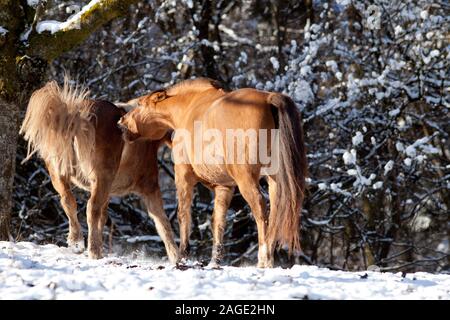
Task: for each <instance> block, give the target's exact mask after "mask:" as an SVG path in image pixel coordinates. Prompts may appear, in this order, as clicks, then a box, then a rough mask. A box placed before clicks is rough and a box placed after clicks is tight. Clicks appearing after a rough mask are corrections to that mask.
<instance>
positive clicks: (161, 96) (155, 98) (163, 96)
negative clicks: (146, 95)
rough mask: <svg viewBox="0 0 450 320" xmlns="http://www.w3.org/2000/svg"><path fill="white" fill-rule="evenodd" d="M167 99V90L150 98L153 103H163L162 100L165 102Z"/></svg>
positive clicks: (158, 92)
mask: <svg viewBox="0 0 450 320" xmlns="http://www.w3.org/2000/svg"><path fill="white" fill-rule="evenodd" d="M166 98H167V94H166V91H165V90H162V91H157V92H155V93H154V94H152V95H151V97H150V99H151V101H152V102H153V103H157V102H160V101H162V100H164V99H166Z"/></svg>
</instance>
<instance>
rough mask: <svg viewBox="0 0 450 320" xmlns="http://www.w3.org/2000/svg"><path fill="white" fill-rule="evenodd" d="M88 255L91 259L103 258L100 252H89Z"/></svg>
mask: <svg viewBox="0 0 450 320" xmlns="http://www.w3.org/2000/svg"><path fill="white" fill-rule="evenodd" d="M88 255H89V259H92V260H98V259H101V258H103V257H102V255H101V253H95V252H89V254H88Z"/></svg>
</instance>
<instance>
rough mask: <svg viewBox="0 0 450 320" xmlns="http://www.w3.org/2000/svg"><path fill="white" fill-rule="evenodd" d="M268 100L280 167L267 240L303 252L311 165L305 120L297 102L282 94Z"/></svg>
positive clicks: (273, 94)
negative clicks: (302, 233)
mask: <svg viewBox="0 0 450 320" xmlns="http://www.w3.org/2000/svg"><path fill="white" fill-rule="evenodd" d="M267 101H268V103H269V104H271V105H272V106H274V107H275V110H276V111H278V113H274V114H275V118H278V127H279V138H280V140H279V153H278V154H279V167H278V172H277V174H276V175H275V177H274V178H276V186H277V187H276V190H277V191H276V197H275V199H276V200H275V203H271V204H270V205H271V207H272V206H275V208H276V211H274V212H275V214H272V215H270V217H269V226H268V241H269V243H273V244H276V243H278V244H279V245H280V246H282V245H286V246H287V247H288V249H289V254H291V253H292V251H294V252H296V251H298V250H300V240H299V231H300V230H299V228H300V214H301V210H302V203H303V199H304V195H305V178H306V176H307V174H308V173H307V171H308V165H307V160H306V150H305V143H304V138H303V128H302V119H301V115H300V111H299V110H298V109H297V106H296V105H295V103H294V101H292V99H291V98H289V97H288V96H285V95H283V94H279V93H271V94H269V96H268V98H267ZM275 110H274V111H275Z"/></svg>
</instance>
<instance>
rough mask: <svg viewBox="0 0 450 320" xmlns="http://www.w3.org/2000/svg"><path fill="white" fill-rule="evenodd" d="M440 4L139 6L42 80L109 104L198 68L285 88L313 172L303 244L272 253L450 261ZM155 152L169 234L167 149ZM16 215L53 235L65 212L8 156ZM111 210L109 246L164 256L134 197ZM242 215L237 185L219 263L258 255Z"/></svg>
mask: <svg viewBox="0 0 450 320" xmlns="http://www.w3.org/2000/svg"><path fill="white" fill-rule="evenodd" d="M76 4H78V5H80V3H78V2H76V1H72V2H70V1H67V2H64V4H62V3H61V5H60V6H59V7H57V9H54V10H53V11H49V12H47V13H46V14H45V16H44V19H59V20H64V19H65V18H67V14H65V13H64V10H63V9H65V8H66V7H68V6H70V8H72V9H73V8H76V7H74V6H73V5H76ZM449 9H450V7H449V5H448V3H447V2H445V1H438V0H434V1H421V0H408V1H397V0H389V1H387V0H386V1H385V0H378V1H350V0H338V1H308V0H305V1H270V0H264V1H253V0H248V1H225V0H222V1H221V0H215V1H209V0H203V1H199V0H198V1H195V0H177V1H176V0H168V1H159V0H155V1H141V2H140V4H139V5H137V6H136V7H135V11H134V13H133V14H132V15H130V16H128V17H126V18H124V19H121V20H117V21H114V22H111V23H110V24H109V25H108V26H107V27H106V28H105V29H103V30H102V31H100V32H98V33H96V34H95V35H93V36H92V37H91V38H90V40H89V41H88V42H87V43H85V44H84V45H82V46H81V47H79V48H78V49H77V50H75V51H73V52H71V53H69V54H66V55H65V56H63V57H61V58H59V59H58V60H57V61H56V62H55V63H54V64H53V65H52V73H51V77H53V78H56V79H61V78H62V76H63V72H64V70H67V71H69V72H70V73H71V74H72V76H75V77H77V81H79V82H82V83H84V84H86V85H87V86H88V87H89V88H90V89H91V91H92V93H93V96H95V97H97V98H101V99H109V100H111V101H119V100H120V101H125V100H127V99H130V98H132V97H136V96H138V95H140V94H143V93H146V92H148V91H151V90H154V89H156V88H158V87H161V86H166V85H169V84H172V83H174V82H177V81H180V80H182V79H185V78H189V77H195V76H209V77H212V78H216V79H218V80H221V81H222V82H223V83H224V84H225V85H227V86H228V87H229V88H240V87H245V86H251V87H256V88H259V89H265V90H275V91H280V92H284V93H286V94H288V95H290V96H291V97H292V98H293V99H294V100H295V101H296V103H297V104H298V107H299V108H300V110H301V111H302V114H303V119H304V129H305V133H306V142H307V145H308V160H309V164H310V178H309V181H308V183H309V192H308V194H307V199H306V204H305V208H304V210H303V213H302V230H301V235H302V247H303V254H302V255H301V256H299V257H296V258H295V259H294V258H288V257H287V254H286V252H284V251H283V250H281V251H280V252H279V253H278V258H279V260H280V261H281V262H282V263H283V265H289V264H291V263H293V262H298V263H308V264H317V265H321V266H327V267H330V268H336V269H350V270H353V269H366V268H369V267H370V266H372V268H381V270H402V271H412V270H426V271H445V270H447V271H448V270H449V265H450V255H449V241H450V220H449V218H450V214H449V207H450V202H449V199H450V195H449V189H450V150H449V147H450V146H449V137H448V134H449V132H450V121H449V108H450V104H449V102H450V101H449V99H450V94H449V90H448V87H449V78H448V74H449V58H450V51H449V46H448V40H449V29H448V26H449V24H448V22H449V21H448V19H449V18H448V12H449V11H448V10H449ZM24 153H25V151H24V149H23V147H22V149H20V150H19V154H18V159H17V160H18V161H20V160H21V159H22V158H23V155H24ZM160 159H161V163H160V164H161V177H162V182H161V187H162V190H163V194H164V199H165V204H166V210H167V214H168V215H169V216H170V217H171V221H172V223H173V226H174V228H175V230H176V232H177V228H178V224H177V222H176V219H174V217H175V215H176V200H175V194H174V184H173V180H172V167H171V163H170V150H168V149H164V150H161V155H160ZM261 188H263V189H265V188H266V186H265V185H264V183H262V184H261ZM84 197H85V195H83V194H81V197H80V199H82V201H81V202H80V203H79V204H80V207H79V212H80V216H83V215H84V209H85V208H84V207H83V205H84V204H85V199H84ZM83 199H84V200H83ZM193 211H194V213H193V224H194V226H193V234H192V244H193V254H194V255H195V256H196V257H197V258H199V259H202V258H204V257H205V255H209V252H210V246H211V244H212V240H211V239H212V237H211V232H210V228H209V225H210V218H211V211H212V197H211V194H210V192H209V191H208V190H207V189H205V188H202V187H199V188H198V190H197V194H196V197H195V200H194V203H193ZM14 212H15V215H14V216H13V225H14V227H13V233H14V234H15V236H16V237H17V238H19V239H31V240H36V241H38V242H43V243H45V242H55V243H58V244H63V243H64V236H65V233H66V232H67V220H66V218H65V216H64V213H63V212H62V210H61V208H60V207H59V202H58V199H57V194H56V193H55V191H54V190H53V189H52V188H51V183H50V179H49V177H48V175H47V173H46V171H45V169H44V167H43V165H42V163H41V162H39V161H38V160H35V161H33V162H30V163H28V164H26V165H25V166H20V165H18V173H17V175H16V192H15V211H14ZM109 212H110V220H109V221H108V223H107V226H108V227H109V229H108V230H109V232H108V235H107V234H105V237H108V236H109V238H110V240H111V241H110V243H111V244H112V245H110V249H111V250H113V251H115V252H119V251H120V250H123V249H129V248H132V249H141V250H146V251H150V252H152V253H159V254H162V253H163V245H162V242H158V241H157V239H155V238H154V237H145V236H149V235H153V236H154V235H155V234H156V233H155V230H154V227H153V225H152V222H151V220H150V219H149V218H148V217H147V216H146V214H145V212H144V211H142V210H141V204H140V202H139V199H138V198H137V197H127V198H124V199H113V201H112V203H111V204H110V206H109ZM251 219H252V218H251V215H250V212H249V208H248V207H247V206H246V204H245V202H244V201H243V200H242V198H241V197H240V195H239V193H236V195H235V197H234V199H233V202H232V206H231V209H230V210H229V214H228V227H227V231H226V236H225V239H226V252H227V259H228V262H229V263H233V264H236V265H239V264H245V263H254V262H255V261H256V252H257V236H256V227H255V224H254V223H253V222H252V221H251ZM137 236H141V237H138V238H136V237H137ZM142 236H144V237H142ZM114 244H117V245H119V246H118V247H117V248H114V247H113V245H114Z"/></svg>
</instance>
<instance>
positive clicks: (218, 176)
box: [192, 164, 235, 185]
mask: <svg viewBox="0 0 450 320" xmlns="http://www.w3.org/2000/svg"><path fill="white" fill-rule="evenodd" d="M192 168H193V170H194V172H195V174H196V175H197V177H198V178H200V179H201V180H203V181H205V182H207V183H209V184H211V185H234V184H235V183H234V180H233V178H232V177H231V176H230V175H229V174H228V171H227V169H226V166H225V165H212V164H196V165H193V166H192Z"/></svg>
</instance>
